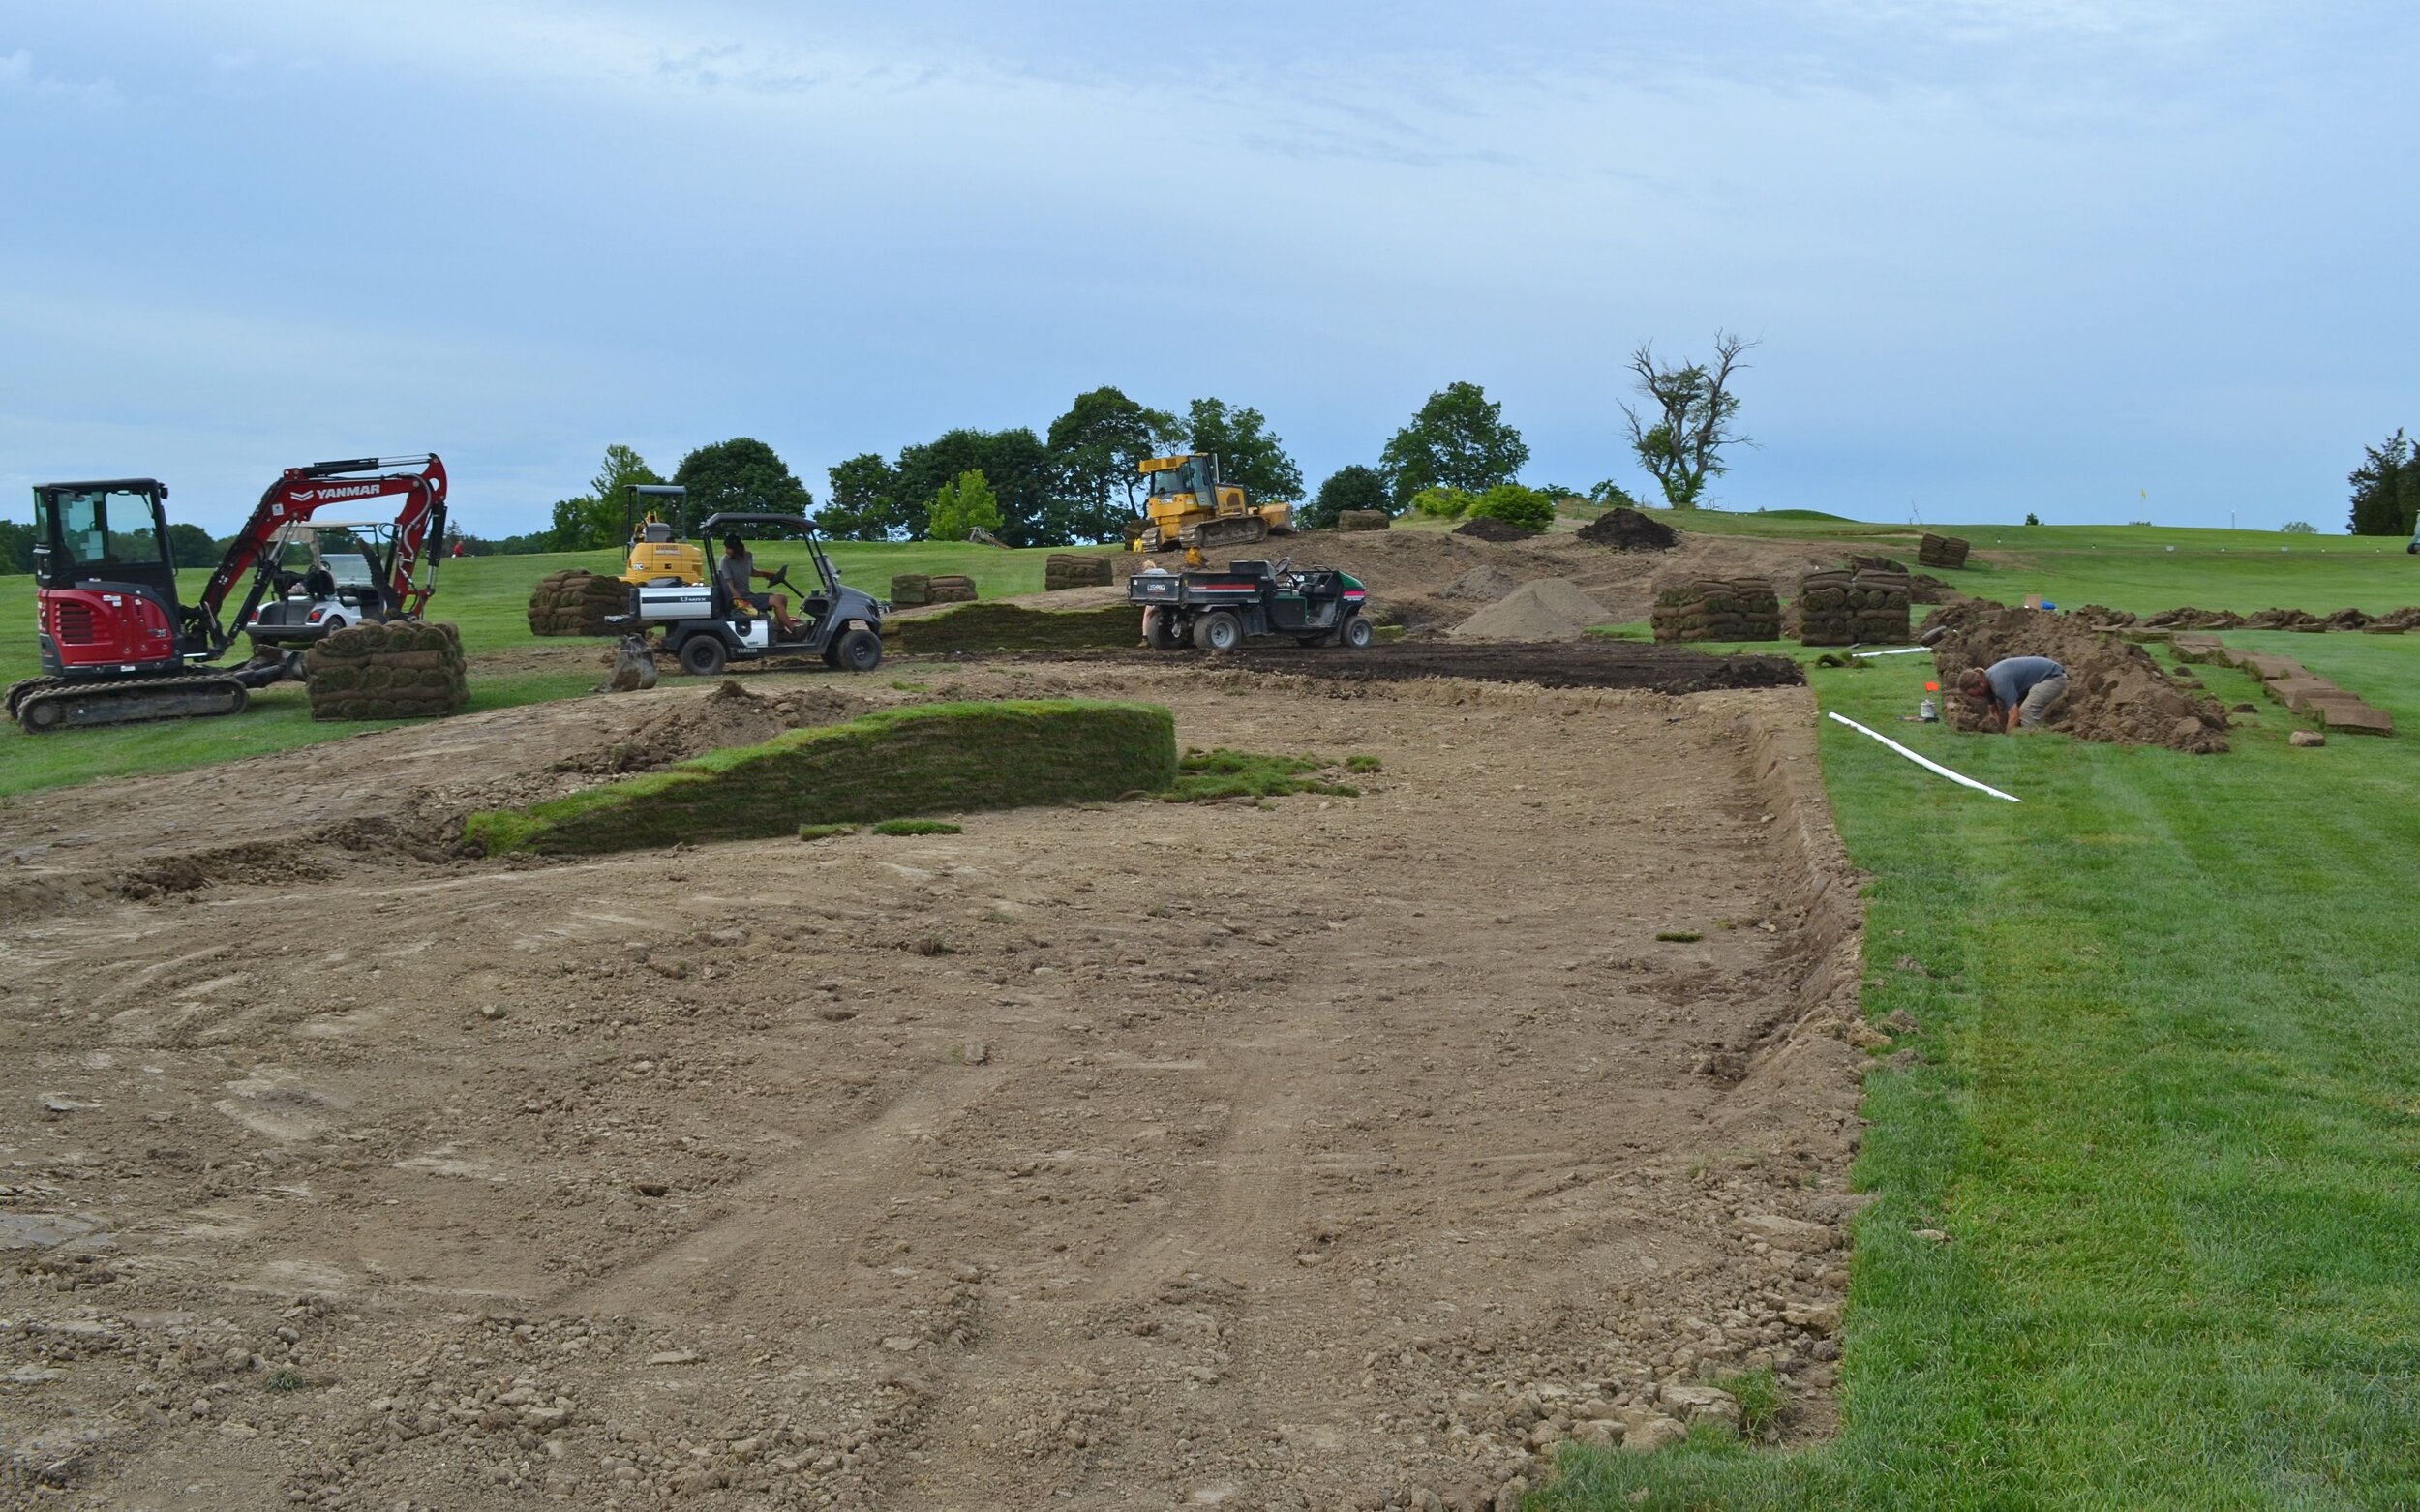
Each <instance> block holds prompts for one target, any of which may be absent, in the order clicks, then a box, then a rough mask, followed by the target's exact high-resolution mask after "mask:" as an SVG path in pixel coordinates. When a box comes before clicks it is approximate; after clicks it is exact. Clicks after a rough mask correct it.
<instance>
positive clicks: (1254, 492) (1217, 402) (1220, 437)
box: [1185, 399, 1303, 504]
mask: <svg viewBox="0 0 2420 1512" xmlns="http://www.w3.org/2000/svg"><path fill="white" fill-rule="evenodd" d="M1185 439H1186V447H1187V449H1188V450H1191V451H1206V452H1210V453H1212V454H1214V455H1215V456H1217V458H1218V459H1219V481H1220V482H1222V483H1230V484H1233V485H1235V486H1237V487H1239V488H1241V489H1242V490H1243V491H1244V498H1245V500H1246V501H1247V502H1250V503H1254V504H1273V503H1278V502H1281V501H1284V500H1288V499H1300V498H1302V495H1303V487H1302V469H1300V468H1298V467H1296V466H1294V459H1293V458H1291V457H1289V456H1287V455H1286V443H1285V442H1284V441H1281V440H1279V439H1278V438H1277V437H1276V436H1275V435H1273V434H1271V432H1270V430H1269V422H1268V420H1267V419H1266V418H1265V417H1264V416H1263V415H1262V414H1261V413H1260V411H1259V410H1257V409H1255V408H1250V407H1249V406H1246V407H1243V408H1229V407H1228V406H1227V403H1226V401H1225V400H1224V399H1196V400H1195V401H1194V402H1193V405H1192V407H1191V408H1189V409H1188V410H1187V411H1186V417H1185Z"/></svg>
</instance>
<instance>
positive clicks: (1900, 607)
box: [1798, 567, 1913, 646]
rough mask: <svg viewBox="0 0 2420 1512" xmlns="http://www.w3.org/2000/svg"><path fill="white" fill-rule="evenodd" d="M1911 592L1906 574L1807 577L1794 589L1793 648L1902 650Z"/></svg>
mask: <svg viewBox="0 0 2420 1512" xmlns="http://www.w3.org/2000/svg"><path fill="white" fill-rule="evenodd" d="M1912 590H1913V585H1912V584H1911V583H1910V582H1909V581H1908V575H1907V574H1906V573H1904V572H1892V571H1890V570H1888V569H1877V568H1872V567H1859V568H1855V569H1841V570H1837V571H1830V572H1810V573H1808V574H1807V575H1806V576H1805V577H1804V578H1803V579H1801V580H1800V583H1799V604H1798V609H1799V642H1800V645H1804V646H1875V645H1882V644H1886V643H1887V644H1889V645H1892V646H1904V645H1906V644H1907V642H1908V639H1909V631H1908V604H1909V602H1910V601H1911V600H1910V595H1911V592H1912Z"/></svg>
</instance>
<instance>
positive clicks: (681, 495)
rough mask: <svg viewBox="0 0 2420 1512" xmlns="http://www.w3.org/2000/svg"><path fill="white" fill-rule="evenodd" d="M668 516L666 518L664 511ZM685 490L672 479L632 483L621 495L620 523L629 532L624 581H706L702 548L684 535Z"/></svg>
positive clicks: (687, 501) (685, 522)
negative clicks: (663, 481)
mask: <svg viewBox="0 0 2420 1512" xmlns="http://www.w3.org/2000/svg"><path fill="white" fill-rule="evenodd" d="M666 512H669V513H670V514H671V516H672V518H671V519H669V520H667V519H665V518H664V516H665V513H666ZM688 513H689V491H688V490H687V489H685V488H682V487H681V486H680V485H679V484H676V483H633V484H631V485H630V491H629V493H628V494H626V495H625V496H623V499H622V525H623V527H624V529H627V530H628V532H629V535H630V564H629V565H628V566H627V567H625V568H624V569H623V570H622V574H621V580H622V581H623V582H624V583H635V584H638V585H640V586H641V587H646V586H648V585H650V584H657V585H660V584H663V583H666V582H673V583H686V584H691V585H695V584H699V583H703V582H705V581H706V551H705V548H703V547H701V546H699V545H698V544H697V543H696V542H694V541H691V540H689V539H688V533H689V532H688V531H687V529H684V527H685V526H686V525H687V524H688V520H687V516H688Z"/></svg>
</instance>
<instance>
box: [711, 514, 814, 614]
mask: <svg viewBox="0 0 2420 1512" xmlns="http://www.w3.org/2000/svg"><path fill="white" fill-rule="evenodd" d="M721 571H722V576H723V591H724V592H726V593H729V594H730V595H731V601H732V602H733V603H735V604H746V605H747V606H749V607H750V608H752V609H761V610H763V611H765V612H766V613H768V614H770V615H771V616H772V617H773V624H774V625H775V626H776V627H777V628H778V629H779V630H780V631H781V638H782V639H783V640H785V641H795V640H798V639H800V632H799V626H798V622H797V621H796V620H792V619H791V618H790V600H789V598H788V596H787V595H785V594H781V593H757V592H751V591H750V589H751V587H752V586H753V585H754V583H755V582H756V580H757V579H758V578H763V579H764V580H765V581H766V582H768V583H772V582H776V581H779V579H778V577H777V575H776V574H774V573H771V572H760V571H758V570H757V566H756V557H755V554H754V553H752V552H750V551H749V550H748V545H747V542H745V541H743V540H741V538H740V534H739V532H738V531H736V530H735V531H733V532H732V533H731V534H729V535H726V536H724V537H723V558H722V562H721Z"/></svg>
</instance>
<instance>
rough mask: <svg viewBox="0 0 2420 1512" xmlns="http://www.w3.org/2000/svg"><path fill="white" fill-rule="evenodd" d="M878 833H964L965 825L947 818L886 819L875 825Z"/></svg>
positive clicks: (875, 830)
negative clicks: (954, 823) (955, 823)
mask: <svg viewBox="0 0 2420 1512" xmlns="http://www.w3.org/2000/svg"><path fill="white" fill-rule="evenodd" d="M874 832H875V833H876V834H892V835H897V834H964V833H965V832H966V827H965V826H964V825H953V824H952V823H951V822H950V821H948V820H947V819H886V820H884V821H883V822H882V823H880V824H878V825H876V826H874Z"/></svg>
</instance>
